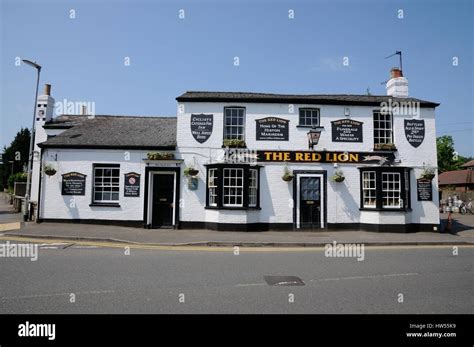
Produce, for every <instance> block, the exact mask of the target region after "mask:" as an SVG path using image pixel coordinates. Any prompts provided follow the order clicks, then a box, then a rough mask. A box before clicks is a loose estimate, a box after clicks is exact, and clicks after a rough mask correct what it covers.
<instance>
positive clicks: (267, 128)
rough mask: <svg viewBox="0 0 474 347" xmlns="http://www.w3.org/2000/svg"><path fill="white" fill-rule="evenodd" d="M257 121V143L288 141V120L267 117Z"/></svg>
mask: <svg viewBox="0 0 474 347" xmlns="http://www.w3.org/2000/svg"><path fill="white" fill-rule="evenodd" d="M255 121H256V122H257V128H256V130H257V134H256V137H255V138H256V139H257V141H288V123H289V122H290V121H289V120H288V119H283V118H277V117H266V118H262V119H256V120H255Z"/></svg>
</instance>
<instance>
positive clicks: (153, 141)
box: [39, 116, 176, 149]
mask: <svg viewBox="0 0 474 347" xmlns="http://www.w3.org/2000/svg"><path fill="white" fill-rule="evenodd" d="M85 118H86V119H82V120H81V121H80V122H79V123H78V124H77V125H74V126H72V127H71V128H69V129H67V130H65V131H64V132H62V133H61V134H59V135H57V136H54V137H51V138H49V139H48V140H47V141H45V142H42V143H40V144H39V146H40V147H42V148H104V149H105V148H124V149H174V148H175V147H176V117H131V116H95V117H94V118H88V117H87V116H86V117H85ZM69 121H71V120H69ZM53 123H54V122H53Z"/></svg>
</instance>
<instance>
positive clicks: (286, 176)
mask: <svg viewBox="0 0 474 347" xmlns="http://www.w3.org/2000/svg"><path fill="white" fill-rule="evenodd" d="M293 177H295V175H293V172H291V171H290V170H289V169H288V166H285V171H284V173H283V176H281V179H282V180H283V181H285V182H290V181H291V180H293Z"/></svg>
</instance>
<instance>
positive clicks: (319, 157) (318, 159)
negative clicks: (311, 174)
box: [312, 153, 321, 161]
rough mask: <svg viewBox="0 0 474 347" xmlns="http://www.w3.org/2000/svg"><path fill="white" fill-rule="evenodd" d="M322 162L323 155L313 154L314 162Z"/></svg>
mask: <svg viewBox="0 0 474 347" xmlns="http://www.w3.org/2000/svg"><path fill="white" fill-rule="evenodd" d="M320 160H321V154H319V153H313V158H312V161H320Z"/></svg>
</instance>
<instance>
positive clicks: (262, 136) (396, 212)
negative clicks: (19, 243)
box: [32, 69, 439, 232]
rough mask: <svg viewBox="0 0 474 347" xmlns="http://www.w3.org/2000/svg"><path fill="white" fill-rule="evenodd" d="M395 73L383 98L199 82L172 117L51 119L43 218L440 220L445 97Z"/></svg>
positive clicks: (432, 226) (354, 226)
mask: <svg viewBox="0 0 474 347" xmlns="http://www.w3.org/2000/svg"><path fill="white" fill-rule="evenodd" d="M391 77H392V78H391V80H390V81H389V82H388V83H387V95H383V96H373V95H287V94H265V93H236V92H192V91H191V92H186V93H184V94H182V95H181V96H179V97H177V98H176V100H177V116H176V117H107V116H95V117H89V116H87V115H83V116H81V117H79V116H69V117H68V116H63V117H62V118H61V117H58V119H56V120H55V119H53V118H52V117H51V118H50V119H43V123H42V126H41V129H42V130H41V131H44V136H43V137H41V136H40V139H41V140H42V141H38V143H37V144H38V147H37V149H38V151H39V152H40V153H41V155H40V159H39V160H38V163H37V166H38V172H39V174H37V184H36V186H34V187H33V190H35V189H36V194H37V196H38V204H37V205H38V207H37V209H38V211H37V215H38V221H74V222H92V223H117V224H126V225H134V226H139V227H146V228H150V229H153V228H163V227H167V228H191V229H196V228H207V229H215V230H228V231H265V230H313V231H319V230H328V229H329V230H373V231H393V232H410V231H436V230H437V228H438V226H439V214H438V200H437V199H438V192H437V190H438V187H437V183H436V182H437V179H436V177H435V176H436V165H437V156H436V132H435V108H436V107H437V106H438V104H437V103H434V102H429V101H424V100H419V99H415V98H410V97H408V85H407V81H406V78H405V77H403V75H402V73H401V71H399V70H397V69H393V70H392V76H391ZM395 82H396V83H395ZM74 117H76V118H74ZM53 132H54V134H53ZM48 133H49V134H50V135H48ZM45 168H47V169H52V171H55V173H54V174H53V175H48V174H46V171H45ZM34 196H35V192H32V197H34Z"/></svg>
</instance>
